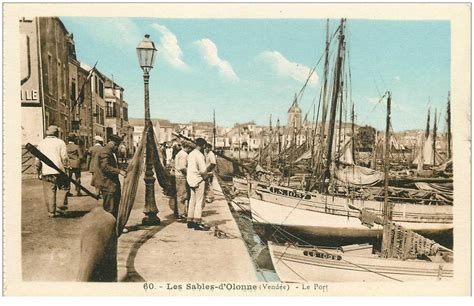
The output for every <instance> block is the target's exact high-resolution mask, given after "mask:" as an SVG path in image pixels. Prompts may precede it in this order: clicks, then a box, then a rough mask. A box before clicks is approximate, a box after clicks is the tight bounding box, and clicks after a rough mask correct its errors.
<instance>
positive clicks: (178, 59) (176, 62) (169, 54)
mask: <svg viewBox="0 0 474 306" xmlns="http://www.w3.org/2000/svg"><path fill="white" fill-rule="evenodd" d="M152 27H153V28H154V29H155V30H157V31H158V33H159V34H160V44H159V45H158V46H157V49H158V56H161V57H162V58H163V59H164V60H165V61H167V62H168V63H170V64H171V65H172V66H174V67H175V68H178V69H180V70H187V69H189V66H188V65H187V64H186V63H185V62H184V61H183V51H182V50H181V48H180V47H179V43H178V38H177V37H176V35H174V34H173V33H172V32H171V31H170V30H169V29H168V28H167V27H165V26H163V25H160V24H157V23H154V24H153V25H152Z"/></svg>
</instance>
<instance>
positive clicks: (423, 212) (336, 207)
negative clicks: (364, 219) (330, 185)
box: [250, 186, 453, 238]
mask: <svg viewBox="0 0 474 306" xmlns="http://www.w3.org/2000/svg"><path fill="white" fill-rule="evenodd" d="M250 208H251V213H252V219H253V220H254V222H256V223H265V224H271V225H277V226H283V227H286V228H289V229H290V230H294V231H295V232H300V233H303V234H309V235H316V236H332V237H354V238H355V237H377V236H380V234H381V232H382V226H380V225H377V224H374V225H373V227H371V228H368V227H366V226H364V225H362V224H361V223H360V220H359V216H360V212H359V211H358V210H356V209H359V210H364V211H368V212H372V213H374V214H376V215H378V216H380V215H381V214H382V209H383V202H381V201H365V200H360V199H350V198H348V197H338V196H332V195H326V194H319V193H311V192H304V191H299V190H294V189H290V188H287V187H281V186H268V187H260V186H259V187H257V188H256V190H255V192H254V193H253V194H252V196H251V197H250ZM393 220H394V221H395V222H397V223H400V224H401V225H403V226H404V227H405V228H408V229H411V230H414V231H416V232H418V233H420V234H423V235H432V234H444V233H451V232H452V229H453V212H452V206H448V205H427V204H418V203H394V208H393Z"/></svg>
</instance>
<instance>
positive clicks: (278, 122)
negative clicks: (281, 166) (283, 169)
mask: <svg viewBox="0 0 474 306" xmlns="http://www.w3.org/2000/svg"><path fill="white" fill-rule="evenodd" d="M277 134H278V159H280V158H281V135H280V118H277Z"/></svg>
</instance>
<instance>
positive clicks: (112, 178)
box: [94, 135, 127, 218]
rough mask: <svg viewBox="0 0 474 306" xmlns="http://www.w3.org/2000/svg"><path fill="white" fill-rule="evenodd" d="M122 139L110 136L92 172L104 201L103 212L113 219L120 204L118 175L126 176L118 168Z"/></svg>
mask: <svg viewBox="0 0 474 306" xmlns="http://www.w3.org/2000/svg"><path fill="white" fill-rule="evenodd" d="M121 142H122V138H120V136H118V135H111V136H110V137H109V142H108V143H107V145H106V146H105V147H103V148H102V149H101V150H100V152H99V155H98V167H97V169H96V171H95V172H94V183H95V186H96V187H97V188H99V189H100V192H101V193H102V197H103V199H104V201H103V205H104V210H105V211H107V212H109V213H111V214H112V215H113V216H114V217H115V218H117V215H118V208H119V207H118V206H119V203H120V194H121V188H120V180H119V177H118V176H119V175H122V176H124V177H125V176H126V175H127V173H126V172H125V171H124V170H120V169H119V168H118V160H117V153H118V147H119V145H120V143H121Z"/></svg>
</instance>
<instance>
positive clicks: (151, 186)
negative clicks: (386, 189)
mask: <svg viewBox="0 0 474 306" xmlns="http://www.w3.org/2000/svg"><path fill="white" fill-rule="evenodd" d="M155 53H156V48H155V44H154V43H153V42H152V41H151V40H150V35H148V34H146V35H145V38H143V40H142V41H141V42H140V43H139V44H138V46H137V55H138V63H139V64H140V67H141V68H142V70H143V82H144V85H145V129H146V137H147V142H146V153H145V154H146V157H145V164H146V170H145V178H144V181H145V210H144V211H143V213H144V214H145V217H144V218H143V220H142V224H143V225H159V224H160V219H159V218H158V217H157V216H156V215H157V213H158V208H157V207H156V201H155V177H154V176H153V166H154V159H153V150H154V149H153V148H152V144H154V143H155V140H154V135H153V125H152V123H151V119H150V96H149V90H148V83H149V79H150V70H151V69H152V68H153V61H154V59H155ZM155 145H156V144H155Z"/></svg>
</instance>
